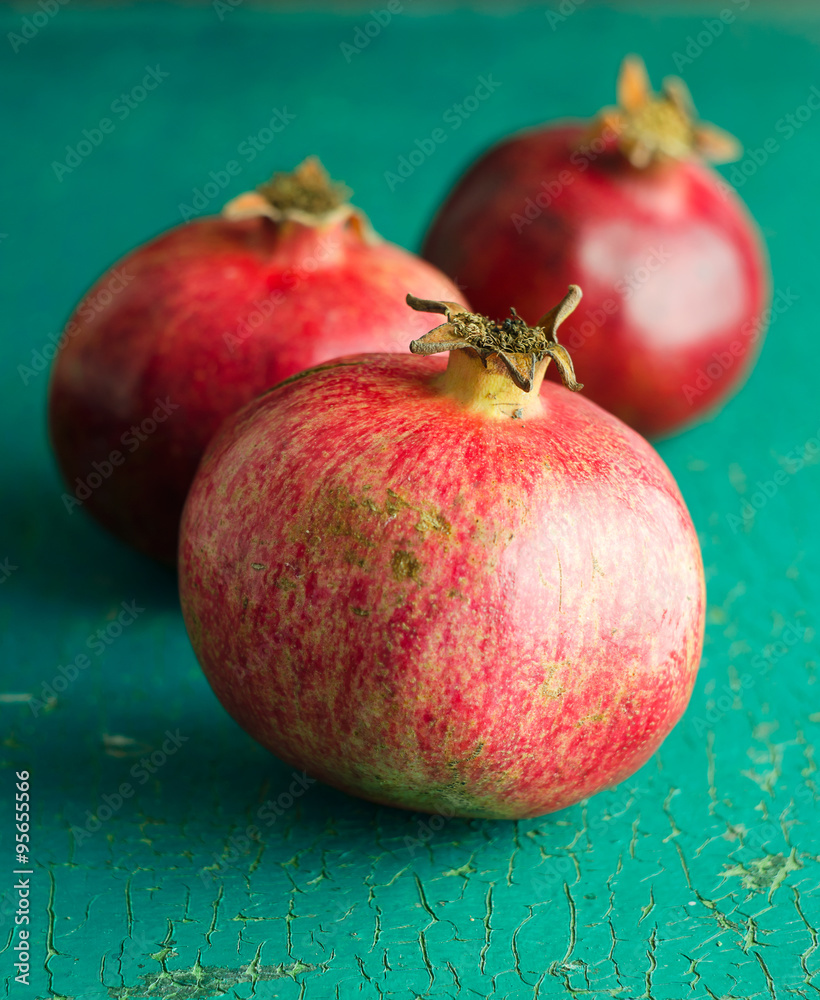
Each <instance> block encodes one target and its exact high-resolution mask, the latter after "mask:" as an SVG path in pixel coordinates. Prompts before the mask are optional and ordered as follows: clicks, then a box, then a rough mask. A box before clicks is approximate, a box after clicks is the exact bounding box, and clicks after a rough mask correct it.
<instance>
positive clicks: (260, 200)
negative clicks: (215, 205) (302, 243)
mask: <svg viewBox="0 0 820 1000" xmlns="http://www.w3.org/2000/svg"><path fill="white" fill-rule="evenodd" d="M352 193H353V192H352V191H351V190H350V188H349V187H347V185H345V184H342V183H340V182H339V181H334V180H332V179H331V177H330V175H329V174H328V172H327V171H326V170H325V168H324V167H323V166H322V163H321V161H320V160H319V157H318V156H309V157H307V159H305V160H303V161H302V162H301V163H300V164H299V166H298V167H296V169H295V170H293V171H291V172H290V173H288V172H286V171H281V172H279V173H275V174H274V175H273V177H272V178H271V179H270V180H269V181H268V182H267V183H266V184H260V185H259V187H258V188H257V189H256V190H255V191H245V192H244V194H240V195H237V197H236V198H232V199H231V200H230V201H229V202H228V203H227V204H226V205H225V207H224V208H223V209H222V214H223V215H224V216H225V217H226V218H228V219H231V220H234V221H237V220H240V219H248V218H254V217H256V216H267V218H269V219H273V220H274V221H276V222H281V221H285V220H293V221H296V222H301V223H303V224H305V225H310V226H313V225H317V224H320V223H322V224H329V223H331V222H333V221H334V220H338V221H340V222H345V221H348V220H353V221H357V223H358V225H359V226H360V227H361V229H362V231H363V233H364V234H365V235H367V236H368V238H369V237H370V233H369V224H368V223H367V220H366V219H365V217H364V215H363V214H362V213H361V212H360V211H359V210H358V209H357V208H354V207H353V206H352V205H351V204H350V203H349V199H350V196H351V194H352ZM365 231H367V232H365Z"/></svg>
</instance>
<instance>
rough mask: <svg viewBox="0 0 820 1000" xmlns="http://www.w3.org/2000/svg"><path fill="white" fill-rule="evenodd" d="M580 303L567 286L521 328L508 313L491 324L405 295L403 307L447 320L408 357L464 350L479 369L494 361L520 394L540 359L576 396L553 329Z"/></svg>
mask: <svg viewBox="0 0 820 1000" xmlns="http://www.w3.org/2000/svg"><path fill="white" fill-rule="evenodd" d="M580 300H581V289H580V288H579V287H578V286H577V285H570V286H569V291H568V292H567V294H566V296H565V297H564V298H563V299H562V300H561V302H559V303H558V305H557V306H555V307H554V308H553V309H550V311H549V312H548V313H546V314H545V315H544V316H542V317H541V319H540V320H539V321H538V323H537V324H536V325H535V326H532V327H531V326H527V324H526V323H525V322H524V320H523V319H521V317H520V316H519V315H518V314H517V313H516V311H515V310H514V309H511V310H510V312H511V313H512V316H511V317H510V318H509V319H505V320H504V321H503V322H501V323H496V322H494V321H493V320H491V319H488V318H487V317H486V316H481V315H479V314H478V313H472V312H469V310H467V309H466V308H465V307H464V306H461V305H459V304H458V303H456V302H433V301H430V300H427V299H417V298H416V297H415V296H414V295H408V296H407V304H408V305H409V306H412V308H413V309H416V310H418V311H419V312H434V313H442V314H443V315H445V316H446V317H447V322H446V323H442V325H441V326H437V327H436V328H435V330H431V331H430V332H429V333H426V334H425V335H424V336H423V337H420V338H419V339H418V340H414V341H413V342H412V343H411V344H410V350H411V351H412V352H413V354H437V353H439V352H440V351H457V350H464V351H467V352H468V353H471V354H473V355H476V356H478V357H479V358H480V359H481V362H482V364H483V365H484V367H485V368H486V367H487V363H488V361H489V359H491V358H493V357H497V358H498V359H499V360H500V361H501V362H502V363H503V365H504V367H505V368H506V370H507V372H508V374H509V376H510V378H511V379H512V381H513V383H514V384H515V385H516V386H517V387H518V388H519V389H522V390H523V391H524V392H530V391H531V390H532V389H533V387H534V386H535V384H536V369H537V368H538V367H539V366H540V365H541V362H543V361H544V360H545V359H552V360H553V361H554V362H555V364H556V366H557V368H558V371H559V372H560V374H561V379H562V381H563V383H564V385H565V386H566V387H567V388H568V389H572V390H573V391H575V392H577V391H578V390H579V389H582V388H583V386H582V385H581V384H580V383H579V382H577V381H576V379H575V370H574V368H573V365H572V358H570V356H569V353H568V352H567V350H566V348H565V347H562V346H561V344H559V343H558V336H557V330H558V327H559V326H560V325H561V323H562V322H563V321H564V320H565V319H566V318H567V316H569V314H570V313H571V312H572V311H573V310H574V309H575V307H576V306H577V305H578V303H579V302H580Z"/></svg>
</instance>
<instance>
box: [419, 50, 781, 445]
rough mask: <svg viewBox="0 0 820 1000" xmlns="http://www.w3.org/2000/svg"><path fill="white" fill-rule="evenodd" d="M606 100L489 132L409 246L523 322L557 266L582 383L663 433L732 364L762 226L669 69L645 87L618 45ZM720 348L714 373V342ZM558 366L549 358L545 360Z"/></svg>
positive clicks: (725, 388)
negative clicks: (611, 99)
mask: <svg viewBox="0 0 820 1000" xmlns="http://www.w3.org/2000/svg"><path fill="white" fill-rule="evenodd" d="M617 96H618V104H617V107H607V108H604V109H603V110H602V111H601V112H600V113H599V114H597V115H595V116H594V117H593V118H591V119H581V120H578V119H562V120H560V121H556V122H550V123H547V124H545V125H540V126H536V127H534V128H529V129H525V130H524V131H521V132H517V133H514V134H512V135H510V136H508V137H506V138H504V139H502V140H501V141H499V142H497V143H496V145H494V146H493V147H492V148H490V149H489V150H488V151H487V152H486V153H484V154H483V155H482V156H480V157H479V158H478V159H477V160H476V161H475V162H474V163H473V164H472V165H471V166H470V167H469V168H468V170H467V171H466V173H465V174H464V175H463V176H462V177H461V178H460V179H459V180H458V181H457V183H456V185H455V187H454V188H453V189H452V191H451V192H450V193H449V194H448V195H447V197H446V199H445V200H444V203H443V204H442V205H441V207H440V208H439V210H438V212H437V213H436V216H435V218H434V219H433V222H432V224H431V226H430V229H429V231H428V233H427V235H426V237H425V239H424V244H423V248H422V255H423V256H424V257H425V258H426V259H427V260H429V261H430V262H431V263H433V264H435V265H436V266H437V267H439V268H441V270H442V271H444V273H445V274H449V275H450V276H453V277H454V276H458V280H459V287H461V288H463V289H464V293H465V295H466V296H467V297H468V298H469V300H470V304H471V306H472V308H473V309H475V310H477V311H478V312H480V313H482V314H483V315H485V316H489V317H490V318H491V319H493V320H494V321H497V322H500V321H501V319H502V318H503V317H504V316H506V315H507V309H508V306H509V304H510V303H515V306H516V309H517V310H518V314H519V315H520V316H521V317H522V319H523V320H524V321H525V322H526V323H535V322H537V319H538V316H539V315H540V314H541V311H542V310H543V302H544V298H545V297H546V298H547V299H548V300H553V301H555V300H557V298H558V297H559V296H561V295H563V293H564V290H565V289H566V287H567V285H568V284H569V283H570V282H573V283H577V284H579V285H581V286H582V287H583V288H584V289H585V293H586V294H585V296H584V301H583V302H582V303H581V304H580V306H579V308H578V309H577V310H576V313H575V315H573V317H572V319H571V320H570V321H569V322H568V323H567V324H566V326H565V328H564V331H565V332H564V334H563V343H564V345H565V346H567V347H569V349H570V351H571V352H572V356H573V360H574V362H575V366H576V368H577V369H578V371H579V372H580V373H581V380H582V381H583V383H584V387H585V389H584V391H585V393H586V394H587V395H588V396H589V397H590V398H591V399H593V400H594V401H595V402H596V403H599V404H600V405H601V406H603V407H604V409H607V410H609V411H610V412H611V413H614V414H615V415H616V416H618V417H620V418H621V419H622V420H623V421H625V422H626V423H628V424H629V425H630V426H632V427H634V428H635V429H636V430H637V431H639V432H640V433H641V434H644V435H647V436H650V437H659V436H663V435H667V434H671V433H674V432H676V431H678V430H681V429H682V428H683V427H685V426H687V425H690V424H692V423H694V422H695V421H696V420H698V419H699V418H701V417H702V416H705V415H706V414H707V413H709V412H710V411H714V410H715V409H716V408H717V407H718V406H719V405H720V404H721V403H722V402H723V401H724V400H725V399H726V398H727V397H728V396H729V395H730V394H731V393H732V392H733V391H734V390H735V389H737V388H738V387H739V386H740V384H741V383H742V382H743V380H744V379H745V378H746V376H747V375H748V373H749V372H750V370H751V368H752V364H753V362H754V360H755V357H756V355H757V353H758V351H759V349H760V346H761V339H762V338H761V337H759V336H750V335H748V332H746V333H744V331H749V330H759V329H760V328H761V325H762V326H763V327H765V326H766V324H767V321H766V318H765V317H766V315H767V302H768V300H769V298H770V295H771V278H770V274H769V263H768V257H767V253H766V248H765V245H764V243H763V238H762V235H761V233H760V231H759V229H758V227H757V225H756V223H755V221H754V219H753V218H752V217H751V215H750V214H749V212H748V210H747V209H746V207H745V205H744V204H743V203H742V202H741V200H740V199H739V197H738V196H737V195H736V193H735V192H734V190H732V189H731V188H730V187H729V186H728V185H727V184H726V182H725V181H724V180H723V178H722V177H721V176H720V175H719V174H718V173H716V171H715V170H714V169H713V168H712V167H711V166H710V163H709V161H714V162H725V161H727V160H730V159H732V158H734V157H736V156H737V155H738V154H739V150H740V146H739V144H738V143H737V141H736V140H735V139H733V138H732V137H731V136H730V135H729V134H728V133H727V132H724V131H723V130H721V129H719V128H717V127H715V126H714V125H710V124H707V123H705V122H702V121H699V120H698V119H697V117H696V114H695V110H694V107H693V104H692V99H691V97H690V95H689V91H688V90H687V88H686V85H685V84H684V83H683V81H682V80H679V79H677V78H674V77H670V78H668V79H666V80H665V81H664V83H663V87H662V89H661V92H660V93H658V94H655V93H653V91H652V88H651V86H650V83H649V77H648V75H647V72H646V68H645V66H644V64H643V61H642V60H641V59H639V58H638V57H637V56H627V58H626V59H625V60H624V62H623V65H622V67H621V69H620V73H619V76H618V82H617ZM724 356H730V357H732V358H733V359H734V363H733V364H732V365H731V366H730V368H728V369H726V370H725V371H724V373H723V374H722V375H721V377H720V378H719V379H717V380H707V379H704V377H703V371H705V370H707V369H708V368H709V367H710V366H712V365H713V364H714V359H715V358H716V357H724ZM547 377H548V378H551V377H559V373H558V370H557V366H556V368H555V369H553V370H551V372H550V374H549V375H548V376H547Z"/></svg>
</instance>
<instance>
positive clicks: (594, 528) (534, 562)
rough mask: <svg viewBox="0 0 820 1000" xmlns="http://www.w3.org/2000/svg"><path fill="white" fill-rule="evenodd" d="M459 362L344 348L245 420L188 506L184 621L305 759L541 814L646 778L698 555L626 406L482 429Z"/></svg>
mask: <svg viewBox="0 0 820 1000" xmlns="http://www.w3.org/2000/svg"><path fill="white" fill-rule="evenodd" d="M456 353H458V352H456ZM477 364H478V363H477ZM444 367H445V364H444V361H443V359H441V358H439V357H427V358H421V359H420V358H415V357H411V356H400V355H393V356H386V355H375V354H371V355H361V356H355V357H348V358H344V359H340V360H336V361H331V362H329V363H327V364H325V365H323V366H320V367H318V368H315V369H314V370H312V371H309V372H306V373H303V374H302V375H299V376H296V377H294V378H293V379H291V380H290V381H288V382H285V383H283V384H281V385H280V386H278V387H276V388H274V389H272V390H270V391H269V392H267V393H266V394H265V395H263V396H262V397H260V398H259V399H257V400H255V401H254V402H253V403H251V404H250V405H248V406H247V407H245V408H244V409H243V410H242V411H240V412H239V413H238V414H236V415H234V416H233V417H232V418H231V419H230V420H229V421H228V422H227V423H226V424H225V425H224V426H223V428H222V430H221V432H220V433H219V434H218V435H217V437H216V439H215V440H214V441H213V442H212V443H211V445H210V447H209V449H208V451H207V454H206V456H205V458H204V460H203V463H202V465H201V467H200V469H199V471H198V473H197V477H196V479H195V481H194V484H193V486H192V488H191V492H190V495H189V497H188V501H187V504H186V507H185V511H184V514H183V521H182V528H181V542H180V557H179V572H180V594H181V601H182V609H183V613H184V617H185V622H186V625H187V628H188V632H189V635H190V638H191V641H192V643H193V646H194V649H195V652H196V655H197V657H198V659H199V662H200V663H201V665H202V667H203V669H204V671H205V674H206V675H207V678H208V680H209V682H210V684H211V686H212V687H213V690H214V691H215V693H216V695H217V697H218V698H219V700H220V701H221V702H222V704H223V705H224V706H225V708H226V709H227V710H228V712H229V713H230V714H231V715H232V716H233V718H234V719H235V720H236V721H237V722H238V723H239V724H240V725H241V726H242V727H243V728H244V729H245V730H246V731H247V732H248V733H249V734H250V735H251V736H253V737H254V738H255V739H256V740H258V741H259V742H260V743H261V744H263V745H264V746H265V747H267V748H268V749H269V750H271V751H272V752H273V753H274V754H276V755H277V756H278V757H280V758H281V759H282V760H284V761H286V762H287V763H288V764H290V765H292V766H294V767H298V768H300V769H305V770H306V771H307V772H308V773H309V774H310V775H312V776H314V777H315V778H318V779H321V780H322V781H324V782H327V783H328V784H330V785H333V786H335V787H337V788H340V789H343V790H345V791H347V792H350V793H353V794H355V795H358V796H362V797H364V798H366V799H369V800H371V801H373V802H378V803H383V804H387V805H391V806H400V807H403V808H407V809H414V810H421V811H428V812H440V813H442V814H443V815H447V816H449V815H460V816H477V817H499V818H517V817H525V816H536V815H540V814H542V813H545V812H549V811H552V810H557V809H561V808H563V807H564V806H568V805H570V804H571V803H574V802H577V801H578V800H579V799H582V798H584V797H586V796H589V795H591V794H593V793H594V792H596V791H598V790H599V789H602V788H604V787H606V786H609V785H612V784H614V783H616V782H618V781H620V780H621V779H623V778H624V777H626V776H627V775H629V774H631V773H632V772H633V771H635V770H636V769H637V768H638V767H640V766H641V765H642V764H643V763H644V762H645V761H646V760H647V759H648V758H649V757H650V755H651V754H652V753H653V752H654V751H655V750H656V749H657V747H658V746H659V744H660V743H661V741H662V740H663V739H664V737H665V736H666V734H667V733H668V732H669V731H670V729H671V728H672V727H673V725H674V724H675V723H676V721H677V720H678V718H679V717H680V716H681V714H682V713H683V711H684V708H685V706H686V704H687V701H688V699H689V696H690V693H691V690H692V686H693V683H694V680H695V675H696V671H697V667H698V663H699V659H700V651H701V644H702V636H703V622H704V581H703V572H702V563H701V557H700V550H699V546H698V541H697V537H696V534H695V531H694V529H693V526H692V523H691V520H690V517H689V514H688V512H687V510H686V507H685V505H684V502H683V500H682V498H681V495H680V493H679V491H678V488H677V486H676V484H675V482H674V480H673V478H672V476H671V475H670V473H669V471H668V470H667V468H666V467H665V465H664V464H663V462H662V460H661V459H660V457H659V456H658V455H657V453H656V452H655V451H654V450H653V448H652V447H651V446H650V445H649V444H648V443H647V442H646V441H645V440H643V439H642V438H641V437H640V436H639V435H638V434H636V433H635V432H634V431H632V430H631V429H630V428H628V427H626V426H625V425H624V424H623V423H621V421H619V420H618V419H617V418H615V417H613V416H611V415H609V414H607V413H605V412H604V411H603V410H602V409H600V408H599V407H598V406H596V405H595V404H594V403H592V402H590V401H588V400H586V399H583V398H580V397H578V396H576V395H574V394H572V393H570V392H569V391H568V390H567V389H565V388H564V387H563V386H559V385H555V384H552V383H546V382H545V383H544V384H543V386H542V388H541V396H540V400H541V404H542V408H543V412H542V413H541V414H536V415H535V416H528V417H527V418H526V419H509V420H497V419H489V418H488V417H487V416H486V415H485V414H483V413H477V412H473V411H472V410H469V409H466V408H465V407H464V406H462V404H461V403H460V402H459V401H458V400H457V399H454V398H453V397H452V396H451V395H450V394H449V393H448V392H445V391H443V390H442V377H443V376H442V372H443V370H444ZM479 367H480V365H479ZM479 374H480V373H479Z"/></svg>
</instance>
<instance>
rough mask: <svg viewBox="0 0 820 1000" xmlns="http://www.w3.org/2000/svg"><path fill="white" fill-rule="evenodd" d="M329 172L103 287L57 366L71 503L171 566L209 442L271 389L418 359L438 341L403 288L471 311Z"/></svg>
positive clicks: (251, 197) (238, 210)
mask: <svg viewBox="0 0 820 1000" xmlns="http://www.w3.org/2000/svg"><path fill="white" fill-rule="evenodd" d="M348 194H349V192H348V191H347V190H346V189H345V188H344V187H343V186H342V185H339V184H334V183H332V182H331V181H330V180H329V178H328V176H327V174H326V173H325V172H324V170H323V168H322V167H321V165H320V164H319V162H318V160H316V159H309V160H307V161H305V163H304V164H302V166H301V167H299V168H298V169H297V170H296V171H295V172H294V173H293V174H278V175H276V176H275V177H274V179H273V180H272V181H271V182H270V183H269V184H267V185H263V186H262V187H261V188H260V189H259V190H258V191H257V192H254V193H249V194H246V195H242V196H240V197H239V198H237V199H235V200H234V201H232V202H230V203H229V204H228V205H227V206H226V207H225V210H224V211H223V213H222V215H221V216H214V217H210V218H202V219H199V220H196V221H194V222H190V223H188V224H187V225H184V226H178V227H176V228H174V229H171V230H170V231H169V232H167V233H165V234H163V235H162V236H159V237H158V238H157V239H154V240H152V241H151V242H149V243H147V244H145V245H144V246H142V247H139V248H138V249H137V250H135V251H133V252H132V253H131V254H129V255H128V256H127V257H125V258H124V259H123V260H121V261H119V262H118V263H117V264H116V266H115V267H114V268H113V269H112V270H111V271H109V272H108V273H106V274H105V275H103V277H102V278H100V280H99V281H98V282H97V283H96V285H94V287H93V288H92V289H91V290H90V291H89V292H88V294H87V295H86V296H85V298H84V299H83V300H82V302H80V304H79V306H78V307H77V310H76V311H75V313H74V315H73V316H72V318H71V320H70V321H69V323H68V326H67V327H66V329H65V331H64V334H63V337H62V340H61V344H60V351H59V354H58V356H57V359H56V362H55V364H54V367H53V372H52V377H51V386H50V399H49V422H50V430H51V439H52V443H53V446H54V451H55V452H56V455H57V458H58V461H59V464H60V468H61V469H62V472H63V475H64V477H65V480H66V482H67V483H68V484H69V487H70V490H71V492H70V493H65V494H63V501H64V503H65V506H66V508H67V509H68V510H69V512H73V511H74V509H75V508H76V507H79V506H84V507H85V508H86V510H88V511H89V512H90V513H91V514H93V515H94V516H95V517H96V518H97V519H98V520H99V521H100V522H101V523H102V524H103V525H105V527H107V528H108V529H110V530H111V531H112V532H114V534H116V535H118V536H119V537H120V538H122V539H123V540H124V541H126V542H128V543H130V544H131V545H133V546H135V547H136V548H138V549H141V550H142V551H143V552H146V553H148V554H149V555H151V556H154V557H155V558H157V559H159V560H162V561H164V562H167V563H173V562H174V561H175V558H176V548H177V535H178V526H179V517H180V514H181V512H182V505H183V503H184V501H185V496H186V494H187V492H188V487H189V486H190V484H191V480H192V479H193V476H194V472H195V471H196V467H197V464H198V463H199V460H200V458H201V456H202V453H203V451H204V449H205V446H206V444H207V443H208V441H209V440H210V438H211V436H212V435H213V434H214V432H215V431H216V429H217V428H218V427H219V425H220V424H221V422H222V421H223V419H224V418H225V417H227V416H228V415H229V414H230V413H232V412H233V411H234V410H236V409H237V408H238V407H239V406H241V405H242V404H244V403H246V402H248V401H249V400H251V399H252V398H253V397H254V396H256V395H257V394H258V393H259V392H261V391H262V390H263V389H267V388H268V387H269V386H271V385H273V384H274V383H276V382H279V381H281V380H282V379H283V378H287V377H288V376H290V375H293V374H294V373H295V372H298V371H301V370H302V369H304V368H308V367H310V366H311V365H315V364H317V363H319V362H321V361H324V360H325V359H327V358H331V357H334V356H336V355H339V354H347V353H351V352H355V351H362V350H376V351H397V350H401V351H406V349H407V342H408V340H409V339H410V338H411V337H413V336H418V335H420V334H421V332H422V331H423V330H424V329H426V327H425V325H424V324H425V320H424V318H423V317H421V316H417V315H416V314H412V313H411V314H409V315H407V314H408V312H409V310H407V308H406V307H405V305H404V302H403V295H404V291H403V290H404V289H405V288H407V286H408V284H411V285H412V284H415V285H417V286H419V287H421V288H423V289H425V290H426V294H430V295H434V296H444V297H446V298H457V299H460V298H461V295H460V293H459V292H458V291H457V290H456V288H455V287H454V286H453V285H452V284H451V283H450V282H449V281H448V280H447V279H446V278H445V277H444V276H443V275H441V274H439V273H438V272H437V271H436V270H435V268H433V267H431V266H430V265H429V264H427V263H426V262H425V261H422V260H420V259H419V258H417V257H415V256H413V255H412V254H410V253H408V252H407V251H405V250H402V249H401V248H400V247H398V246H395V245H393V244H391V243H388V242H386V241H384V240H382V239H380V238H379V237H378V236H376V234H375V233H374V232H373V231H372V229H371V228H370V226H369V224H368V222H367V220H366V218H365V217H364V216H363V214H362V213H361V212H360V211H359V210H358V209H356V208H353V207H352V206H351V205H349V204H348V203H347V202H346V197H347V195H348Z"/></svg>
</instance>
